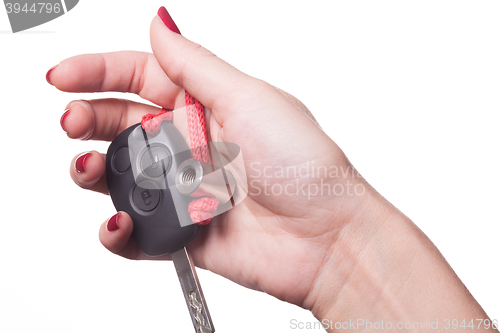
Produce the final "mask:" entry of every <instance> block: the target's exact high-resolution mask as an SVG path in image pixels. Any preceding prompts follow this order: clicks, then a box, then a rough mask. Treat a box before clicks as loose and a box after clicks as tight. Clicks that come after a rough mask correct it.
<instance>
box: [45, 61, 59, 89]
mask: <svg viewBox="0 0 500 333" xmlns="http://www.w3.org/2000/svg"><path fill="white" fill-rule="evenodd" d="M56 67H57V65H55V66H54V67H51V68H50V69H49V70H48V71H47V74H45V79H46V80H47V82H48V83H49V84H50V85H51V86H53V84H52V82H51V81H50V73H52V71H53V70H54V69H55V68H56Z"/></svg>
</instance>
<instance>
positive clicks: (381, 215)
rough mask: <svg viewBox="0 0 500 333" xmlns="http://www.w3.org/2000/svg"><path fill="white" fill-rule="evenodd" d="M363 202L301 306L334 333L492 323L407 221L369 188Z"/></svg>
mask: <svg viewBox="0 0 500 333" xmlns="http://www.w3.org/2000/svg"><path fill="white" fill-rule="evenodd" d="M358 201H359V202H358V203H357V204H356V213H355V214H354V215H353V217H352V219H351V221H350V222H349V223H347V224H346V225H345V226H344V227H343V229H342V230H341V231H340V233H339V234H338V237H337V239H336V240H335V242H334V243H333V244H332V246H331V248H330V251H329V253H327V255H326V256H325V260H324V263H323V265H322V266H321V269H320V271H319V272H318V274H317V277H316V279H315V282H314V283H313V285H312V288H311V290H310V292H309V294H308V297H306V299H305V301H304V304H303V306H304V307H305V308H307V309H310V310H311V311H312V313H313V315H314V316H315V317H316V318H317V319H318V320H319V321H320V322H321V323H322V324H323V326H325V328H328V329H332V330H333V328H334V327H331V326H330V323H338V322H340V323H344V324H345V323H346V322H350V323H353V322H356V325H358V324H362V323H366V322H367V321H370V322H371V323H374V322H377V323H381V322H382V321H384V322H386V323H387V322H390V323H391V324H394V325H395V324H396V323H406V322H410V323H413V322H415V323H422V327H423V328H424V329H425V328H427V327H428V326H429V321H435V320H438V319H441V320H444V319H446V318H448V319H453V318H456V319H459V318H460V319H466V321H467V320H468V321H470V320H471V319H486V318H487V316H486V314H485V313H484V312H483V310H482V309H481V307H480V306H479V304H477V302H476V301H475V300H474V298H473V297H472V296H471V295H470V293H469V292H468V291H467V289H466V288H465V286H464V285H463V284H462V282H461V281H460V279H459V278H458V277H457V276H456V274H455V273H454V272H453V270H452V269H451V267H450V266H449V265H448V263H447V262H446V260H445V259H444V258H443V257H442V255H441V254H440V253H439V251H438V250H437V248H436V247H435V246H434V245H433V244H432V242H431V241H430V240H429V239H428V238H427V237H426V236H425V235H424V234H423V232H422V231H421V230H420V229H418V227H416V226H415V225H414V224H413V223H412V222H411V221H410V220H409V219H408V218H407V217H406V216H404V215H403V214H402V213H401V212H399V211H398V210H397V209H396V208H394V207H393V206H392V205H391V204H390V203H388V202H387V201H386V200H385V199H383V198H382V197H381V196H380V195H379V194H378V193H377V192H376V191H375V190H373V189H371V188H370V187H369V186H367V191H366V193H365V195H364V196H363V197H361V198H358ZM327 325H328V327H327ZM394 327H395V326H394ZM350 328H352V326H351V327H350ZM357 328H358V329H366V328H369V327H365V326H361V327H357Z"/></svg>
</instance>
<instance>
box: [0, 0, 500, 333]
mask: <svg viewBox="0 0 500 333" xmlns="http://www.w3.org/2000/svg"><path fill="white" fill-rule="evenodd" d="M161 5H165V6H166V7H167V9H168V10H169V12H170V14H171V15H172V17H173V18H174V20H175V21H176V23H177V25H178V26H179V28H180V30H181V31H182V33H183V35H185V36H186V37H187V38H190V39H192V40H194V41H196V42H198V43H200V44H202V45H204V46H205V47H207V48H208V49H210V50H212V51H213V52H214V53H215V54H217V55H218V56H219V57H221V58H223V59H225V60H226V61H228V62H229V63H231V64H233V65H235V66H236V67H238V68H239V69H241V70H243V71H245V72H247V73H249V74H251V75H253V76H256V77H259V78H262V79H264V80H266V81H268V82H270V83H271V84H273V85H276V86H278V87H280V88H282V89H283V90H286V91H288V92H290V93H292V94H294V95H295V96H297V97H298V98H299V99H301V100H302V101H303V102H304V103H305V104H306V105H307V106H308V107H309V108H310V110H311V111H312V112H313V113H314V115H315V116H316V118H317V119H318V121H319V122H320V124H321V125H322V127H323V128H324V130H325V131H326V132H327V133H328V134H329V135H330V136H331V137H332V138H333V139H334V140H335V141H336V142H337V143H338V144H339V146H340V147H341V148H342V149H343V150H344V151H345V152H346V154H347V156H348V157H349V158H350V160H351V161H352V163H353V164H354V165H355V166H356V167H357V169H358V170H359V171H360V172H361V174H362V175H363V176H364V177H365V178H366V179H367V180H368V181H369V182H370V183H371V184H372V185H373V186H374V187H375V188H376V189H377V190H378V191H379V192H380V193H381V194H382V195H384V196H385V197H386V198H387V199H388V200H389V201H391V202H392V203H393V204H394V205H395V206H397V207H398V208H399V209H400V210H402V211H403V212H404V213H405V214H407V215H408V216H409V217H410V218H411V219H412V220H413V221H414V222H415V223H416V224H417V225H418V226H419V227H420V228H421V229H422V230H423V231H424V232H425V233H426V234H427V235H428V236H429V237H430V239H431V240H432V241H434V242H435V244H436V245H437V246H438V248H439V249H440V250H441V252H442V253H443V255H444V256H445V257H446V258H447V260H448V261H449V263H450V264H451V266H452V267H453V268H454V269H455V271H456V272H457V274H458V275H459V276H460V278H461V279H462V281H463V282H464V283H465V285H466V286H467V287H468V289H469V290H470V291H471V293H472V294H473V295H474V297H475V298H476V299H477V300H478V301H479V303H480V304H481V305H482V306H483V308H484V309H485V310H486V312H487V313H488V315H489V316H490V317H491V318H497V319H500V302H499V301H498V299H499V297H500V289H499V285H498V281H500V274H499V267H498V266H499V254H500V251H499V250H500V243H499V242H498V239H499V236H500V226H499V224H500V218H499V213H498V208H499V199H500V194H499V190H498V189H499V187H500V177H499V170H500V158H499V154H498V152H499V143H500V140H499V139H500V131H498V125H499V117H498V114H499V111H500V97H499V96H500V90H499V88H500V61H499V59H500V46H499V45H500V44H499V40H500V20H499V19H498V17H500V3H499V2H498V1H467V2H466V1H418V2H417V1H413V2H406V1H405V2H403V1H349V2H334V1H309V2H307V4H306V3H305V2H304V1H301V2H298V1H296V2H294V1H251V2H248V1H246V2H240V1H167V2H165V1H97V0H83V1H80V3H79V4H78V5H77V6H76V7H75V8H74V9H73V10H72V11H70V12H68V13H67V14H66V15H64V16H62V17H60V18H58V19H56V20H54V21H52V22H49V23H46V24H44V25H41V26H39V27H35V28H33V29H30V30H28V31H26V32H22V33H18V34H12V33H11V32H9V30H10V26H9V23H8V19H7V14H6V12H5V9H4V7H1V8H0V32H1V33H0V97H1V98H0V112H1V113H2V114H3V117H4V118H3V122H2V130H1V132H0V135H1V150H2V157H1V169H0V170H1V177H2V193H3V195H2V197H3V199H2V201H1V202H2V219H1V220H0V239H1V241H0V307H1V309H0V331H1V332H9V333H10V332H167V331H168V332H180V331H182V332H191V331H192V330H193V328H192V324H191V321H190V319H189V317H188V312H187V309H186V305H185V303H184V300H183V298H182V294H181V290H180V286H179V285H178V280H177V277H176V275H175V273H174V270H173V266H172V264H171V263H169V262H133V261H128V260H125V259H122V258H119V257H117V256H114V255H112V254H110V253H108V252H107V250H105V249H104V248H103V247H102V245H101V244H100V243H99V240H98V237H97V231H98V227H99V225H100V224H101V223H102V222H103V221H105V220H106V219H107V218H108V217H109V216H111V215H113V213H114V208H113V206H112V204H111V201H110V199H109V198H108V197H106V196H103V195H100V194H96V193H91V192H89V191H84V190H81V189H79V188H78V187H77V186H76V185H74V184H73V183H72V181H71V179H70V178H69V173H68V169H69V167H70V165H69V162H70V159H71V158H72V157H73V156H74V155H76V154H78V153H80V152H82V151H86V150H91V149H97V150H100V151H102V152H104V151H105V150H106V148H107V144H105V143H98V142H79V141H75V140H70V139H68V138H67V137H66V135H65V133H64V132H63V131H62V129H61V128H60V125H59V118H60V116H61V115H62V113H63V111H64V109H65V105H66V104H67V103H68V102H69V101H71V100H72V99H79V98H84V99H85V98H87V99H89V98H98V97H99V98H100V97H104V96H106V97H109V96H118V94H102V95H91V94H80V95H77V94H68V93H63V92H60V91H58V90H57V89H55V88H54V87H52V86H49V85H48V84H47V83H46V81H45V73H46V71H47V70H48V69H49V68H50V67H51V66H53V65H55V64H57V63H58V62H60V61H61V60H63V59H64V58H66V57H69V56H73V55H77V54H80V53H93V52H107V51H116V50H141V51H149V50H150V46H149V35H148V32H149V24H150V21H151V19H152V18H153V16H154V15H155V14H156V11H157V9H158V8H159V7H160V6H161ZM122 97H126V98H129V97H130V98H134V97H135V96H129V95H127V96H122ZM198 274H199V277H200V280H201V283H202V286H203V289H204V292H205V296H206V298H207V301H208V304H209V307H210V311H211V314H212V318H213V321H214V323H215V326H216V328H217V331H218V332H235V331H237V332H240V333H241V332H256V331H266V332H288V331H297V330H293V329H291V328H290V320H291V319H297V320H299V321H312V320H313V317H312V316H311V315H310V314H309V313H308V312H307V311H305V310H303V309H300V308H298V307H296V306H292V305H289V304H285V303H283V302H281V301H278V300H276V299H274V298H273V297H271V296H268V295H266V294H263V293H259V292H255V291H251V290H247V289H245V288H243V287H240V286H238V285H236V284H234V283H232V282H230V281H228V280H226V279H224V278H221V277H219V276H216V275H215V274H213V273H211V272H207V271H201V270H199V271H198ZM381 319H383V318H381Z"/></svg>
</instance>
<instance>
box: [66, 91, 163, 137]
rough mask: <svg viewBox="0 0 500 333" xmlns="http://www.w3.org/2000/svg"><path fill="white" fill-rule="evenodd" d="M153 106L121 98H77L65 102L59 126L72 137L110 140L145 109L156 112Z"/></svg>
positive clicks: (139, 118) (137, 121) (135, 122)
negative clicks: (66, 104)
mask: <svg viewBox="0 0 500 333" xmlns="http://www.w3.org/2000/svg"><path fill="white" fill-rule="evenodd" d="M160 111H161V109H160V108H158V107H155V106H151V105H146V104H142V103H137V102H132V101H128V100H123V99H97V100H90V101H86V100H78V101H72V102H70V103H69V104H68V106H67V108H66V112H65V113H64V114H63V116H62V117H61V127H62V128H63V130H64V131H65V132H66V133H67V135H68V137H70V138H72V139H82V140H104V141H111V140H113V139H114V138H115V137H116V136H117V135H118V134H120V133H121V132H122V131H123V130H125V129H127V128H128V127H130V126H132V125H134V124H137V123H139V122H140V121H141V118H142V116H144V115H145V114H147V113H158V112H160Z"/></svg>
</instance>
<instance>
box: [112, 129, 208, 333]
mask: <svg viewBox="0 0 500 333" xmlns="http://www.w3.org/2000/svg"><path fill="white" fill-rule="evenodd" d="M189 159H192V156H191V151H190V149H189V147H188V146H187V144H186V142H185V141H184V139H183V138H182V135H181V134H180V133H179V132H178V130H177V129H176V128H175V127H174V125H173V124H171V123H170V122H168V121H164V122H163V123H162V124H161V131H160V133H159V134H157V135H156V136H154V137H151V136H148V135H147V133H146V132H145V131H144V129H142V127H141V126H140V124H136V125H133V126H131V127H129V128H128V129H126V130H125V131H123V132H122V133H120V134H119V135H118V136H117V137H116V138H115V139H114V140H113V142H112V143H111V144H110V146H109V149H108V152H107V158H106V179H107V183H108V189H109V194H110V196H111V198H112V200H113V203H114V205H115V207H116V209H117V210H118V211H125V212H127V213H128V214H129V215H130V217H131V218H132V220H133V223H134V230H133V233H132V237H133V238H134V239H135V240H136V241H137V243H138V245H139V247H140V248H141V249H142V250H143V251H144V253H146V254H147V255H150V256H158V255H162V254H166V253H169V254H170V255H171V257H172V260H173V262H174V266H175V269H176V272H177V274H178V277H179V281H180V284H181V287H182V290H183V294H184V297H185V300H186V303H187V306H188V309H189V313H190V315H191V319H192V321H193V325H194V327H195V330H196V332H203V333H208V332H215V329H214V327H213V323H212V319H211V317H210V313H209V311H208V308H207V305H206V302H205V298H204V296H203V293H202V290H201V287H200V284H199V281H198V278H197V275H196V271H195V268H194V265H193V263H192V261H191V260H190V257H189V255H188V253H187V251H186V247H185V245H186V244H187V243H189V241H191V240H192V239H193V238H195V237H196V235H197V234H198V232H199V230H200V226H199V225H197V224H193V223H192V222H191V218H190V216H189V213H188V205H189V202H190V201H191V200H192V198H191V197H189V195H185V194H182V193H180V192H179V191H178V190H176V187H175V180H176V179H179V172H182V170H180V169H179V167H180V166H181V164H182V163H183V162H184V164H186V163H185V162H186V161H187V160H189ZM181 178H182V177H181ZM188 220H189V221H190V222H191V224H186V223H185V221H188ZM182 221H184V223H181V222H182ZM181 224H182V225H184V226H181Z"/></svg>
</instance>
